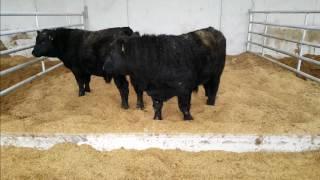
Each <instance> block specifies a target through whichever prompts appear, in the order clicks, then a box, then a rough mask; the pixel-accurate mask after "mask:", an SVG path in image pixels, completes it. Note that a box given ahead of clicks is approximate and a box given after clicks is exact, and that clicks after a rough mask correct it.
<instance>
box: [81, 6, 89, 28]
mask: <svg viewBox="0 0 320 180" xmlns="http://www.w3.org/2000/svg"><path fill="white" fill-rule="evenodd" d="M81 21H82V22H81V23H82V24H83V27H84V29H88V27H89V21H88V6H84V9H83V14H82V18H81Z"/></svg>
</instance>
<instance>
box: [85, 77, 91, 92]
mask: <svg viewBox="0 0 320 180" xmlns="http://www.w3.org/2000/svg"><path fill="white" fill-rule="evenodd" d="M90 80H91V75H90V74H86V75H85V77H84V90H85V92H91V89H90V85H89V84H90Z"/></svg>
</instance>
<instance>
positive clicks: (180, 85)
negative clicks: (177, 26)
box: [103, 27, 226, 120]
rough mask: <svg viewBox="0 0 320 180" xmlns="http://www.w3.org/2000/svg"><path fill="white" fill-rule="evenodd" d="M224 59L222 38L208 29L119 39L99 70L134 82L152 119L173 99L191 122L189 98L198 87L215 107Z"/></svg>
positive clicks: (217, 32) (156, 117) (159, 116)
mask: <svg viewBox="0 0 320 180" xmlns="http://www.w3.org/2000/svg"><path fill="white" fill-rule="evenodd" d="M225 56H226V40H225V37H224V36H223V34H222V33H221V32H220V31H217V30H215V29H213V28H212V27H209V28H206V29H201V30H198V31H194V32H190V33H187V34H182V35H179V36H173V35H159V36H154V35H144V36H141V37H123V38H120V39H118V40H116V41H114V42H113V44H112V50H111V52H110V53H109V55H108V57H107V59H106V61H105V64H104V66H103V69H104V71H105V72H106V73H108V74H109V73H110V74H117V75H130V77H131V78H134V79H135V80H136V83H137V84H136V86H137V89H140V90H143V91H146V92H147V94H148V95H150V96H151V97H152V101H153V107H154V111H155V115H154V119H162V116H161V109H162V106H163V102H164V101H166V100H168V99H169V98H171V97H173V96H177V97H178V105H179V108H180V110H181V112H182V113H183V115H184V119H185V120H191V119H193V118H192V116H191V114H190V101H191V94H192V91H193V90H196V89H197V88H198V86H199V85H201V84H202V85H203V86H204V88H205V93H206V96H207V97H208V99H207V104H208V105H214V104H215V99H216V94H217V91H218V88H219V83H220V77H221V74H222V72H223V69H224V65H225Z"/></svg>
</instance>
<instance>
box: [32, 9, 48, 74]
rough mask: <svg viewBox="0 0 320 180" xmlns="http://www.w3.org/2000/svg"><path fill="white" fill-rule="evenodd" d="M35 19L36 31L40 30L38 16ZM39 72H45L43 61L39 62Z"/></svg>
mask: <svg viewBox="0 0 320 180" xmlns="http://www.w3.org/2000/svg"><path fill="white" fill-rule="evenodd" d="M35 18H36V27H37V29H40V26H39V17H38V15H36V16H35ZM41 70H42V72H45V71H46V65H45V63H44V61H41Z"/></svg>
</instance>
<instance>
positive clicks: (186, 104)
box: [178, 93, 193, 120]
mask: <svg viewBox="0 0 320 180" xmlns="http://www.w3.org/2000/svg"><path fill="white" fill-rule="evenodd" d="M190 102H191V93H189V94H187V95H181V96H178V104H179V109H180V111H181V112H182V113H183V119H184V120H193V118H192V116H191V114H190V106H191V104H190Z"/></svg>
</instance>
